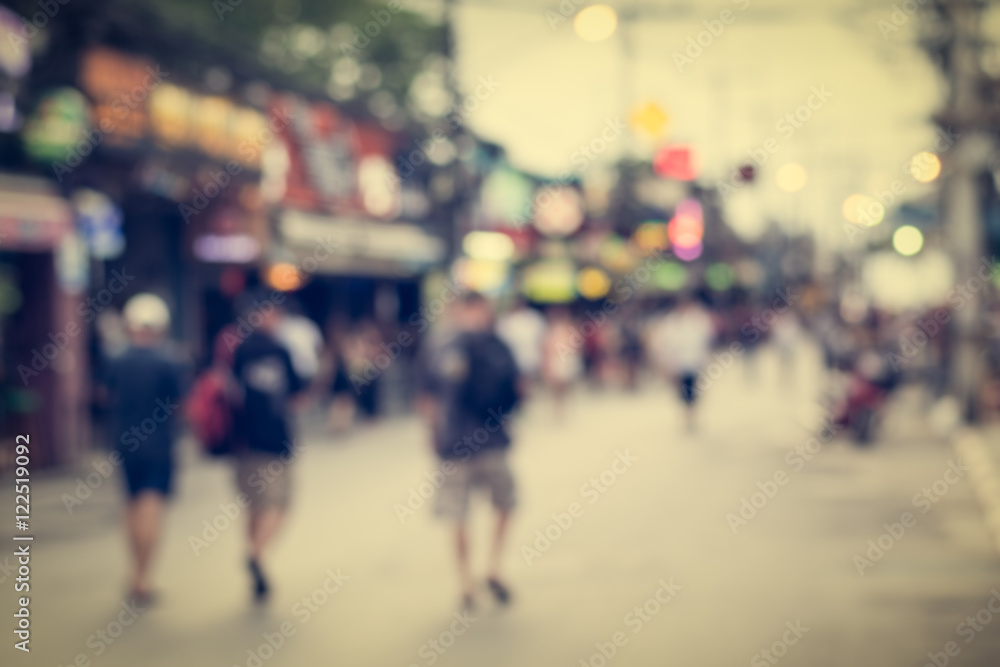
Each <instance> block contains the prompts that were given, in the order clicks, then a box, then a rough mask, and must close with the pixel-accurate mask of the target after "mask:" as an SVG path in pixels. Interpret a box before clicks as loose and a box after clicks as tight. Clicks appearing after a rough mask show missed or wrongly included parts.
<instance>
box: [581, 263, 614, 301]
mask: <svg viewBox="0 0 1000 667" xmlns="http://www.w3.org/2000/svg"><path fill="white" fill-rule="evenodd" d="M576 289H577V291H578V292H579V293H580V296H582V297H583V298H584V299H590V300H594V299H600V298H601V297H603V296H605V295H607V293H608V291H609V290H610V289H611V278H609V277H608V274H607V273H605V272H604V271H602V270H601V269H598V268H596V267H593V266H590V267H587V268H586V269H583V270H581V271H580V273H578V274H577V276H576Z"/></svg>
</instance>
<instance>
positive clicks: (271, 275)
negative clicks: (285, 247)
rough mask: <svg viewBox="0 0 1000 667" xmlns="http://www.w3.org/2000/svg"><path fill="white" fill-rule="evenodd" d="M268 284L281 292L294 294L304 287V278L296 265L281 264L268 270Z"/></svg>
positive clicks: (274, 265) (273, 265)
mask: <svg viewBox="0 0 1000 667" xmlns="http://www.w3.org/2000/svg"><path fill="white" fill-rule="evenodd" d="M267 284H268V285H270V286H271V287H273V288H274V289H276V290H278V291H279V292H292V291H294V290H297V289H299V288H300V287H302V276H301V275H299V270H298V269H296V268H295V265H293V264H289V263H288V262H280V263H278V264H272V265H271V267H270V268H268V270H267Z"/></svg>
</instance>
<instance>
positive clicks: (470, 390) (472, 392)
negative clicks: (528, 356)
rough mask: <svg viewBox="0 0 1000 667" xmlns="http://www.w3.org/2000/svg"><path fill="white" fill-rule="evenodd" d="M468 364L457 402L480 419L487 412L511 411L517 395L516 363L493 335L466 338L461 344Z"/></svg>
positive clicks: (484, 334)
mask: <svg viewBox="0 0 1000 667" xmlns="http://www.w3.org/2000/svg"><path fill="white" fill-rule="evenodd" d="M461 345H462V348H463V350H464V351H465V357H466V360H467V361H468V364H469V370H468V374H467V375H466V379H465V382H464V383H463V386H462V387H461V388H460V389H459V396H458V400H459V403H460V405H461V407H462V409H463V411H465V412H467V413H468V414H470V415H475V416H477V417H478V416H482V417H483V418H484V419H485V418H486V416H487V415H488V413H489V411H490V410H496V411H499V412H501V413H504V412H508V411H510V410H513V409H514V407H515V406H516V405H517V403H518V399H519V398H520V396H519V394H518V387H517V380H518V369H517V362H516V361H515V360H514V355H513V354H512V353H511V351H510V348H509V347H507V344H506V343H504V342H503V341H502V340H500V338H499V337H498V336H497V335H496V334H493V333H480V334H467V335H465V336H464V337H463V339H462V342H461Z"/></svg>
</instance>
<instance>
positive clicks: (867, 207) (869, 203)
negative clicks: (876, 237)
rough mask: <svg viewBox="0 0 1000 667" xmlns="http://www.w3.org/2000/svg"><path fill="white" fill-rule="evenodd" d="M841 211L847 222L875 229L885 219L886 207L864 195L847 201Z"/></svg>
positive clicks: (853, 196)
mask: <svg viewBox="0 0 1000 667" xmlns="http://www.w3.org/2000/svg"><path fill="white" fill-rule="evenodd" d="M841 211H842V212H843V214H844V219H845V220H847V221H848V222H851V223H854V224H855V225H861V226H862V227H874V226H875V225H877V224H878V223H880V222H882V220H884V219H885V206H882V204H881V203H879V202H878V201H876V200H875V199H874V198H872V197H869V196H868V195H863V194H853V195H851V196H850V197H848V198H847V199H845V200H844V205H843V207H842V208H841Z"/></svg>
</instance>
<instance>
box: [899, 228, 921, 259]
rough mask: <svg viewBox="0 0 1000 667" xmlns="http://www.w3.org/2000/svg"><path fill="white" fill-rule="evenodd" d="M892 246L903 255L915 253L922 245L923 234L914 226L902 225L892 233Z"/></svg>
mask: <svg viewBox="0 0 1000 667" xmlns="http://www.w3.org/2000/svg"><path fill="white" fill-rule="evenodd" d="M892 247H893V248H895V250H896V252H898V253H899V254H900V255H903V256H904V257H910V256H912V255H916V254H917V253H918V252H920V249H921V248H923V247H924V235H923V234H922V233H921V232H920V230H919V229H917V228H916V227H912V226H910V225H903V226H902V227H900V228H899V229H897V230H896V231H895V232H894V233H893V235H892Z"/></svg>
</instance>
